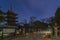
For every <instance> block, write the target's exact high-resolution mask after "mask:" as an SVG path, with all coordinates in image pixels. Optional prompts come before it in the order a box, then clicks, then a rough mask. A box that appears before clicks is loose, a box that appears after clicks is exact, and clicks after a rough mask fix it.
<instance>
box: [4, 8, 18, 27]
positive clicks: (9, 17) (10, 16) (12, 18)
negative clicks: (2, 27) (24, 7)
mask: <svg viewBox="0 0 60 40" xmlns="http://www.w3.org/2000/svg"><path fill="white" fill-rule="evenodd" d="M5 20H6V25H8V26H17V14H16V13H14V12H13V11H12V7H10V10H8V12H7V13H6V18H5Z"/></svg>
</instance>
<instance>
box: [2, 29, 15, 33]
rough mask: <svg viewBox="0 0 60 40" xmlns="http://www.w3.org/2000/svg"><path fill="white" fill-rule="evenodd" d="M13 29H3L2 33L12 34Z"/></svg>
mask: <svg viewBox="0 0 60 40" xmlns="http://www.w3.org/2000/svg"><path fill="white" fill-rule="evenodd" d="M14 32H15V29H3V33H14Z"/></svg>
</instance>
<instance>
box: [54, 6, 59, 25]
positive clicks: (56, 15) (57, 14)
mask: <svg viewBox="0 0 60 40" xmlns="http://www.w3.org/2000/svg"><path fill="white" fill-rule="evenodd" d="M55 20H56V23H57V24H58V25H59V24H60V7H58V8H57V11H56V13H55Z"/></svg>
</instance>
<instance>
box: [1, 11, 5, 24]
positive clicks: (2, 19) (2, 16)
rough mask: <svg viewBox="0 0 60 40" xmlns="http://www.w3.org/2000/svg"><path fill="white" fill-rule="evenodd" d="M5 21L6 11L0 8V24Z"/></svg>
mask: <svg viewBox="0 0 60 40" xmlns="http://www.w3.org/2000/svg"><path fill="white" fill-rule="evenodd" d="M2 22H4V12H3V11H1V10H0V25H1V23H2Z"/></svg>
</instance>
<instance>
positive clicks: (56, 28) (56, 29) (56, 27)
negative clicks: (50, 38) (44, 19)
mask: <svg viewBox="0 0 60 40" xmlns="http://www.w3.org/2000/svg"><path fill="white" fill-rule="evenodd" d="M54 31H55V38H56V39H57V38H58V26H57V23H55V26H54Z"/></svg>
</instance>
